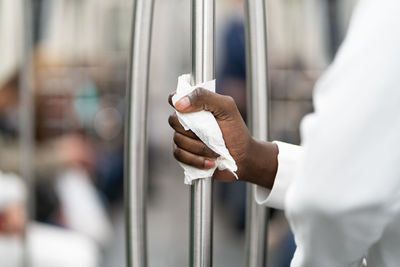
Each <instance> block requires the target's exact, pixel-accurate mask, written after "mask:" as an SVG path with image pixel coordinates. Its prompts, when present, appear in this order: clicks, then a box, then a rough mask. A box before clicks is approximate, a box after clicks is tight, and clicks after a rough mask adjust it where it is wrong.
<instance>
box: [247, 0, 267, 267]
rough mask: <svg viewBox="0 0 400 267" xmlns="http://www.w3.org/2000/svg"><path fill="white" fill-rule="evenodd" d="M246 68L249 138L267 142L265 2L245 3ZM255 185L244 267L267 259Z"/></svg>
mask: <svg viewBox="0 0 400 267" xmlns="http://www.w3.org/2000/svg"><path fill="white" fill-rule="evenodd" d="M245 11H246V60H247V62H246V65H247V92H248V109H247V110H248V118H249V120H248V121H249V126H250V127H249V128H250V131H251V133H252V135H253V136H254V137H255V138H257V139H259V140H263V141H267V140H268V121H269V118H268V109H269V103H268V62H267V13H266V1H265V0H246V2H245ZM256 187H257V186H256V185H250V184H249V185H247V208H246V266H247V267H264V266H265V265H266V260H267V234H268V233H267V227H268V210H267V209H266V208H264V207H261V206H259V205H257V203H256V202H255V200H254V194H255V190H256Z"/></svg>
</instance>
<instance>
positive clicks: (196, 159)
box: [173, 144, 214, 169]
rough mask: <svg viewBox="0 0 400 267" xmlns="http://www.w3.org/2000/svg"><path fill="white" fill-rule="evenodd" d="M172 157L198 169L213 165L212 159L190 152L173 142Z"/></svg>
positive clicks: (208, 167)
mask: <svg viewBox="0 0 400 267" xmlns="http://www.w3.org/2000/svg"><path fill="white" fill-rule="evenodd" d="M173 149H174V157H175V159H176V160H178V161H180V162H182V163H185V164H187V165H190V166H193V167H196V168H199V169H211V168H212V167H214V161H213V160H211V159H208V158H205V157H201V156H198V155H195V154H193V153H190V152H188V151H186V150H184V149H182V148H180V147H178V146H177V145H176V144H174V148H173Z"/></svg>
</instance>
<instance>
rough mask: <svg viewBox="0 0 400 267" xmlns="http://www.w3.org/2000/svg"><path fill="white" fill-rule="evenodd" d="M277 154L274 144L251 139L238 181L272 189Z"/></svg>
mask: <svg viewBox="0 0 400 267" xmlns="http://www.w3.org/2000/svg"><path fill="white" fill-rule="evenodd" d="M278 154H279V149H278V146H277V145H276V144H274V143H271V142H263V141H258V140H255V139H254V138H253V139H252V140H251V142H250V145H249V151H248V153H247V155H248V156H247V157H246V159H245V160H244V161H245V164H244V166H245V168H244V170H243V171H242V172H241V173H240V175H239V178H240V180H243V181H246V182H250V183H253V184H256V185H259V186H262V187H265V188H267V189H272V187H273V185H274V181H275V177H276V173H277V170H278Z"/></svg>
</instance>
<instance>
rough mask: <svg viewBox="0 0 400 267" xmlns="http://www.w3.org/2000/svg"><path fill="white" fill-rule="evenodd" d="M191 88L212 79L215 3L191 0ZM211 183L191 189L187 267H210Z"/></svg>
mask: <svg viewBox="0 0 400 267" xmlns="http://www.w3.org/2000/svg"><path fill="white" fill-rule="evenodd" d="M191 14H192V84H199V83H202V82H206V81H210V80H213V79H214V76H215V70H214V65H215V57H214V49H215V45H214V28H215V26H214V25H215V1H214V0H192V5H191ZM212 187H213V181H212V179H211V178H210V179H200V180H196V181H195V182H194V184H193V185H192V187H191V211H190V213H191V214H190V259H189V261H190V263H189V264H190V266H191V267H210V266H212V227H213V225H212Z"/></svg>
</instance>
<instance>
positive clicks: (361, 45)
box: [169, 0, 400, 267]
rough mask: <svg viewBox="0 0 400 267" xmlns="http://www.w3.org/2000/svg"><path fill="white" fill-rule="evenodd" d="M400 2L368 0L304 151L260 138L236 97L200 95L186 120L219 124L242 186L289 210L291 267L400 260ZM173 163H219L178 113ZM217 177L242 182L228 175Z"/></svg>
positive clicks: (320, 100) (327, 77)
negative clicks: (208, 115) (206, 116)
mask: <svg viewBox="0 0 400 267" xmlns="http://www.w3.org/2000/svg"><path fill="white" fill-rule="evenodd" d="M399 12H400V2H398V1H396V0H382V1H376V0H360V1H359V3H358V6H357V8H356V10H355V11H354V14H353V17H352V22H351V24H350V28H349V31H348V34H347V37H346V39H345V41H344V43H343V44H342V46H341V48H340V50H339V51H338V53H337V55H336V58H335V60H334V62H333V63H332V65H331V66H330V67H329V69H328V70H327V72H326V73H325V74H324V75H323V77H322V78H321V79H320V80H319V82H318V83H317V85H316V90H315V93H314V106H315V111H314V112H313V113H312V114H310V115H307V116H306V117H305V118H304V119H303V121H302V124H301V137H302V144H301V147H300V146H295V145H291V144H286V143H282V142H273V143H270V142H261V141H258V140H255V139H254V138H252V137H251V136H250V134H249V131H248V129H247V127H246V126H245V124H244V122H243V120H242V118H241V116H240V114H239V111H238V109H237V107H236V105H235V103H234V101H233V100H232V98H230V97H227V96H223V95H219V94H215V93H211V92H209V91H207V90H204V89H202V88H198V89H196V90H195V91H193V92H192V93H191V94H189V95H188V96H186V97H183V98H182V99H180V100H179V101H178V102H177V103H176V105H175V109H176V110H177V111H179V112H184V113H187V112H195V111H200V110H203V109H204V110H208V111H210V112H212V113H213V115H214V116H215V118H216V120H217V122H218V124H219V126H220V128H221V131H222V134H223V137H224V140H225V143H226V146H227V148H228V149H229V151H230V153H231V155H232V157H233V158H234V159H235V161H236V163H237V165H238V171H237V175H238V177H239V179H240V180H243V181H247V182H250V183H253V184H257V185H259V187H258V189H257V193H256V201H257V202H258V203H259V204H261V205H267V206H270V207H274V208H279V209H285V212H286V216H287V218H288V221H289V223H290V226H291V228H292V230H293V231H294V234H295V241H296V245H297V249H296V252H295V255H294V257H293V259H292V261H291V266H292V267H321V266H324V267H356V266H361V265H362V264H365V262H364V258H366V259H367V262H368V266H373V267H374V266H377V267H385V266H388V267H395V266H398V264H399V262H400V256H399V255H400V254H399V253H398V251H397V250H398V245H399V244H400V197H399V194H398V192H399V191H400V164H399V162H400V149H398V147H397V143H398V139H399V136H400V121H399V120H400V116H399V114H400V104H399V103H400V89H399V88H398V87H399V76H398V73H397V72H398V69H399V68H400V49H399V47H400V34H399V27H398V26H399V25H400V17H399V16H398V14H399ZM169 123H170V125H171V126H172V128H173V129H174V130H175V135H174V156H175V157H176V159H177V160H179V161H181V162H183V163H186V164H189V165H192V166H195V167H197V168H201V169H204V168H211V167H213V166H214V159H215V158H216V157H217V156H218V155H216V154H215V152H213V151H212V150H210V149H209V148H207V147H206V146H205V145H204V144H203V143H202V142H201V141H200V140H199V139H198V137H197V136H195V135H194V134H193V132H191V131H185V130H184V128H183V127H182V126H181V125H180V124H179V121H178V119H177V116H176V114H175V113H174V114H172V115H171V116H170V118H169ZM213 177H214V179H216V180H220V181H234V180H235V178H234V176H233V175H232V174H231V173H229V172H227V171H219V170H216V171H215V173H214V176H213Z"/></svg>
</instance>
